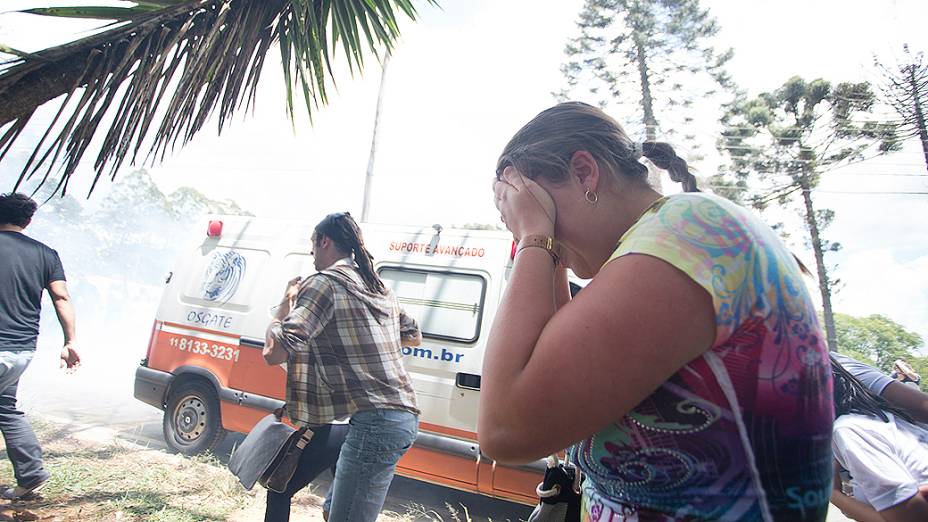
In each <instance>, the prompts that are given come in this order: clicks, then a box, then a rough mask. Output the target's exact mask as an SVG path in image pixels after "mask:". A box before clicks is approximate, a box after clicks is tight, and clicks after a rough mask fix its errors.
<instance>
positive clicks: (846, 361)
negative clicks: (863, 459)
mask: <svg viewBox="0 0 928 522" xmlns="http://www.w3.org/2000/svg"><path fill="white" fill-rule="evenodd" d="M831 356H832V357H834V358H835V360H836V361H838V362H839V363H841V366H843V367H844V369H845V370H847V371H848V372H850V374H851V375H853V376H854V377H857V380H859V381H860V382H862V383H863V384H864V386H866V387H867V388H869V389H870V391H872V392H873V393H875V394H877V395H882V394H883V390H884V389H885V388H886V387H887V386H889V383H891V382H893V379H892V378H891V377H890V376H888V375H886V374H884V373H883V372H881V371H880V370H877V369H876V368H874V367H873V366H870V365H868V364H864V363H862V362H860V361H858V360H856V359H851V358H850V357H848V356H847V355H844V354H841V353H834V352H832V354H831Z"/></svg>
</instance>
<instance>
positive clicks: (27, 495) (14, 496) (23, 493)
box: [0, 477, 51, 502]
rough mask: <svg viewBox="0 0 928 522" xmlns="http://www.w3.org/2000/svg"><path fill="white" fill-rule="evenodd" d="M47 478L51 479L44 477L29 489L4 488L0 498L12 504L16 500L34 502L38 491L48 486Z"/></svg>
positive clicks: (19, 487) (18, 487)
mask: <svg viewBox="0 0 928 522" xmlns="http://www.w3.org/2000/svg"><path fill="white" fill-rule="evenodd" d="M49 478H51V477H45V478H43V479H42V480H40V481H38V482H36V483H35V485H33V486H30V487H23V486H16V487H15V488H6V489H4V490H3V491H0V497H3V498H4V499H6V500H10V501H13V502H15V501H17V500H35V499H36V498H38V496H39V490H40V489H42V488H44V487H45V485H46V484H48V479H49Z"/></svg>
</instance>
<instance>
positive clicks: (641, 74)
mask: <svg viewBox="0 0 928 522" xmlns="http://www.w3.org/2000/svg"><path fill="white" fill-rule="evenodd" d="M577 27H578V29H579V31H580V34H579V36H577V37H575V38H572V39H571V40H570V41H569V42H568V44H567V48H566V50H565V53H566V54H567V57H568V61H567V63H565V64H563V65H562V66H561V72H562V73H563V74H564V76H565V78H566V80H567V87H566V88H565V89H563V90H562V91H561V92H560V93H557V94H556V96H557V97H558V98H559V99H562V100H563V99H567V98H569V97H571V96H583V97H589V96H591V95H592V97H594V98H596V99H595V100H594V102H596V103H598V104H599V105H600V107H602V108H604V109H606V108H614V109H616V112H617V113H619V114H628V113H629V110H634V114H635V117H634V120H635V121H640V122H641V127H640V128H639V129H635V128H632V129H630V131H631V132H632V133H636V134H640V135H643V137H644V138H645V139H647V140H655V139H657V136H658V135H659V134H665V135H669V136H673V135H675V134H678V129H681V128H682V127H683V126H685V125H687V124H690V123H691V122H692V121H693V115H692V111H691V110H690V109H692V108H693V105H694V102H695V101H696V100H698V99H704V98H706V97H707V96H708V97H711V96H713V95H714V94H717V93H720V92H719V89H720V88H721V89H722V91H723V92H725V91H730V90H732V89H733V83H732V81H731V79H730V78H729V76H728V74H727V73H726V72H725V70H724V65H725V63H726V62H727V61H728V60H729V59H730V58H731V56H732V51H731V50H727V51H725V52H722V53H717V52H716V51H715V49H714V48H713V47H712V45H711V44H710V42H709V40H711V39H712V37H713V36H715V35H716V33H718V30H719V28H718V24H717V23H716V21H715V19H714V18H712V17H711V16H710V14H709V11H708V10H707V9H703V8H701V7H700V5H699V0H587V1H586V3H585V4H584V6H583V9H582V10H581V11H580V15H579V20H578V21H577ZM630 104H631V105H632V106H633V108H630V107H629V105H630ZM622 109H624V112H622ZM632 119H633V118H632V117H630V116H628V117H626V120H627V121H631V120H632ZM641 131H643V132H641ZM683 138H684V139H687V140H689V141H692V140H694V139H695V136H694V135H684V136H683Z"/></svg>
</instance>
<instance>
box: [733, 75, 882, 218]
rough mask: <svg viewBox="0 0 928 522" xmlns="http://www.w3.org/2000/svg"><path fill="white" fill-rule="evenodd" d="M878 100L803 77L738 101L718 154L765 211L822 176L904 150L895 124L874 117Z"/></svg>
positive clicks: (852, 87)
mask: <svg viewBox="0 0 928 522" xmlns="http://www.w3.org/2000/svg"><path fill="white" fill-rule="evenodd" d="M875 101H876V97H875V96H874V94H873V91H872V89H871V88H870V85H869V84H867V83H848V82H845V83H839V84H837V85H832V84H831V83H829V82H827V81H825V80H822V79H817V80H813V81H811V82H807V81H805V80H804V79H802V78H800V77H799V76H794V77H792V78H790V79H789V80H787V81H786V82H785V83H784V84H783V85H782V86H781V87H780V88H778V89H776V90H775V91H772V92H767V93H763V94H760V95H759V96H757V97H754V98H740V99H739V100H737V101H736V102H735V103H733V104H732V105H731V106H730V107H729V109H728V110H727V111H726V113H725V115H724V116H723V117H722V124H723V125H724V128H725V131H724V133H723V134H722V137H721V139H720V140H719V141H718V148H719V151H720V152H721V153H722V154H723V155H725V156H727V157H728V158H729V159H730V166H729V168H728V173H729V176H730V177H733V178H735V179H738V180H741V181H744V182H746V183H747V184H748V185H749V186H752V187H754V190H753V191H752V192H753V197H752V198H751V200H752V202H753V204H754V205H755V206H756V207H758V208H760V209H763V208H764V207H765V206H766V205H767V204H769V203H772V202H779V201H783V202H784V203H786V202H788V201H789V200H788V199H784V197H785V196H789V195H791V194H794V193H796V192H799V191H800V190H802V189H803V186H806V187H807V189H814V188H815V187H816V186H817V185H818V182H819V180H820V177H821V175H822V174H823V173H825V172H827V171H828V170H831V169H833V168H836V167H838V166H841V165H844V164H847V163H849V162H852V161H858V160H861V159H864V158H865V157H866V155H867V154H868V153H870V154H879V153H883V152H889V151H894V150H898V148H899V146H900V144H899V141H898V138H897V136H896V133H895V127H894V126H893V125H892V124H891V123H888V122H881V121H878V120H875V119H874V117H873V115H872V110H873V106H874V103H875Z"/></svg>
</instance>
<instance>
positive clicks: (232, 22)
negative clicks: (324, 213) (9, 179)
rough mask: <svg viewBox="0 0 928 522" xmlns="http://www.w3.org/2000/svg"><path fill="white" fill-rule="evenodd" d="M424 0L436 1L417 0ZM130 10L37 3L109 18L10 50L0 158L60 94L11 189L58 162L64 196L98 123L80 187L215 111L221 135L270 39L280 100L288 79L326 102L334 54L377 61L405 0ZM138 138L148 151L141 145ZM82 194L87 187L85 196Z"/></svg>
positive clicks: (50, 11) (246, 95) (290, 0)
mask: <svg viewBox="0 0 928 522" xmlns="http://www.w3.org/2000/svg"><path fill="white" fill-rule="evenodd" d="M425 1H427V2H428V3H432V4H434V0H425ZM136 4H137V5H136V6H134V7H128V8H114V7H108V8H92V7H84V8H46V9H42V10H31V12H32V13H33V14H41V15H45V16H66V17H92V18H105V19H108V20H115V21H116V22H114V24H113V25H111V26H110V27H109V28H108V29H107V30H105V31H104V32H101V33H99V34H95V35H93V36H89V37H87V38H84V39H82V40H78V41H76V42H72V43H69V44H65V45H62V46H58V47H54V48H51V49H47V50H45V51H41V52H38V53H34V54H25V53H22V54H18V55H16V58H14V59H13V60H12V62H13V65H12V66H10V67H8V68H6V69H4V70H2V71H0V126H4V125H5V126H6V127H5V128H4V130H3V132H2V134H0V161H3V159H4V158H5V157H6V155H7V153H8V152H9V151H10V149H11V147H12V145H13V143H14V142H15V141H16V139H17V138H19V137H20V136H21V135H22V131H23V129H24V128H25V126H26V124H27V123H28V122H29V120H30V118H31V117H32V115H33V114H34V113H35V111H36V109H37V108H38V107H39V106H41V105H42V104H43V103H45V102H47V101H49V100H52V99H54V98H57V97H59V96H61V95H66V96H65V100H64V103H62V105H61V107H60V109H59V110H58V112H57V113H56V114H55V116H54V118H53V120H52V122H51V123H50V124H49V126H48V128H47V130H46V131H45V133H44V135H43V136H42V138H41V139H40V140H39V141H38V143H37V144H36V146H35V148H34V150H33V152H32V154H31V156H30V157H29V158H28V160H27V161H26V163H25V165H24V166H23V169H22V171H21V173H20V175H19V178H18V179H17V181H16V184H15V186H14V187H13V190H17V189H18V188H19V187H20V186H21V185H22V184H23V183H24V182H25V181H27V180H30V179H32V178H33V177H34V176H39V175H40V176H41V179H40V180H39V183H38V185H37V187H36V188H35V190H36V191H37V190H38V189H39V188H40V187H41V186H42V185H44V184H45V183H46V182H47V181H48V179H49V177H50V175H51V173H52V172H53V171H54V170H55V168H56V166H60V168H61V177H60V178H59V182H58V185H57V186H56V187H55V190H54V192H53V194H56V193H61V194H62V195H64V194H65V193H66V191H67V188H68V183H69V181H70V180H71V177H72V176H73V174H74V173H75V171H76V169H77V167H78V165H79V163H80V161H81V159H82V158H83V157H84V155H85V153H86V152H87V151H88V149H89V147H90V145H91V140H92V139H93V138H94V137H95V136H96V135H97V133H98V131H99V130H100V127H101V122H104V121H106V122H107V123H106V125H107V126H108V128H107V129H106V131H105V134H104V135H103V140H102V145H101V146H100V150H99V151H98V152H97V156H96V159H95V160H94V164H93V166H94V171H95V175H94V179H93V183H92V184H91V188H90V192H92V191H93V189H94V188H95V187H96V186H97V183H98V182H99V181H100V179H101V178H102V176H103V175H104V174H106V175H107V176H108V177H110V178H111V179H112V178H115V176H116V173H117V172H118V170H119V168H120V167H121V166H122V165H123V164H124V162H125V161H127V160H128V161H129V162H130V163H133V164H134V163H136V162H137V161H138V160H139V158H140V157H141V158H142V160H143V161H148V160H150V161H152V162H155V161H160V160H163V158H164V155H165V154H166V153H167V151H168V150H169V149H173V148H174V147H175V146H177V145H178V142H180V146H183V145H184V144H186V143H188V142H189V141H190V140H191V139H192V138H193V136H194V135H196V133H197V132H199V131H200V130H201V129H202V127H203V125H204V124H205V123H206V122H207V121H208V120H209V119H210V117H211V116H212V115H213V114H214V113H215V114H216V115H217V120H218V130H219V132H220V133H221V132H222V130H223V128H224V126H225V124H226V121H227V120H228V119H229V118H231V117H232V116H233V115H234V114H235V113H236V111H238V110H240V109H241V108H242V105H243V104H244V106H245V109H246V110H247V109H248V108H250V107H252V106H253V103H254V101H255V96H256V90H257V85H258V80H259V78H260V76H261V71H262V70H263V66H264V62H265V58H266V56H267V53H268V51H269V50H270V48H271V46H272V45H274V44H275V43H277V44H279V46H280V53H281V59H282V66H283V69H284V80H285V82H286V86H287V107H288V111H289V113H290V116H291V117H293V116H294V109H293V97H294V96H293V91H294V88H293V87H294V85H297V87H298V89H299V90H300V91H301V92H302V94H303V97H304V100H305V102H306V110H307V111H308V113H309V114H310V116H312V114H313V112H314V111H315V110H317V109H318V108H319V107H320V106H321V105H324V104H325V103H326V102H327V100H328V94H327V86H328V85H329V84H330V83H331V84H332V85H334V75H333V63H332V62H333V54H335V52H336V49H337V48H338V47H341V48H342V49H343V50H344V53H345V56H346V58H347V61H348V64H349V66H350V69H351V71H352V72H354V71H355V70H357V71H360V70H362V69H363V67H364V56H365V53H366V52H371V53H372V54H373V55H374V56H375V57H377V58H378V59H379V58H380V56H381V53H382V52H390V51H391V50H392V48H393V46H394V44H395V42H396V40H397V38H398V37H399V25H398V17H399V16H400V14H402V15H405V16H406V17H409V18H411V19H415V17H416V9H415V6H414V5H413V3H412V0H148V1H141V2H136ZM143 144H145V145H146V146H147V147H146V148H147V150H143ZM89 195H90V193H88V196H89Z"/></svg>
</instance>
